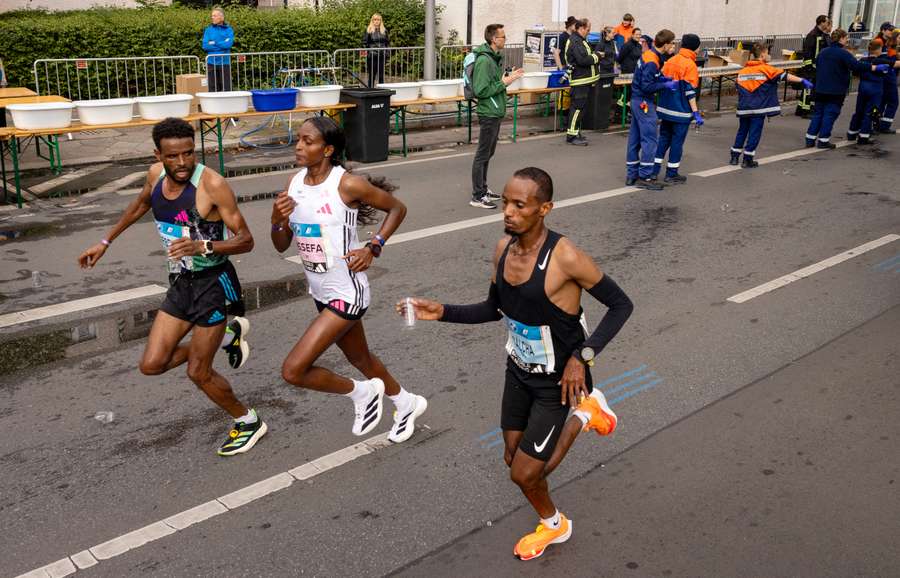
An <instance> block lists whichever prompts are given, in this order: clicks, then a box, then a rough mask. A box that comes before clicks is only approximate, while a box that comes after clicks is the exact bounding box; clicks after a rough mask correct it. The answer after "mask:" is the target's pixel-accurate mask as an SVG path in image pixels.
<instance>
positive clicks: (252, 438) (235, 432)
mask: <svg viewBox="0 0 900 578" xmlns="http://www.w3.org/2000/svg"><path fill="white" fill-rule="evenodd" d="M250 411H252V412H253V415H256V410H255V409H253V410H250ZM267 431H269V428H268V426H266V422H264V421H263V420H261V419H260V418H259V416H256V421H255V422H253V423H244V422H242V421H236V422H234V429H232V430H231V431H230V432H228V439H226V440H225V443H223V444H222V447H220V448H219V451H218V452H217V453H218V454H219V455H220V456H233V455H235V454H242V453H244V452H246V451H249V450H250V448H252V447H253V446H254V445H256V442H258V441H259V438H261V437H263V436H264V435H266V432H267Z"/></svg>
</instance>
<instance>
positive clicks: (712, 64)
mask: <svg viewBox="0 0 900 578" xmlns="http://www.w3.org/2000/svg"><path fill="white" fill-rule="evenodd" d="M729 64H731V60H729V59H728V57H727V56H719V55H718V54H710V55H709V57H708V59H707V61H706V67H705V68H719V67H722V66H728V65H729Z"/></svg>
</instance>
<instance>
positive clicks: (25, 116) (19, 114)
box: [6, 102, 75, 130]
mask: <svg viewBox="0 0 900 578" xmlns="http://www.w3.org/2000/svg"><path fill="white" fill-rule="evenodd" d="M6 108H7V109H9V112H10V114H12V121H13V124H14V125H15V127H16V128H20V129H22V130H41V129H45V128H66V127H68V126H69V125H70V124H72V109H73V108H75V105H74V104H72V103H71V102H41V103H29V104H10V105H9V106H7V107H6Z"/></svg>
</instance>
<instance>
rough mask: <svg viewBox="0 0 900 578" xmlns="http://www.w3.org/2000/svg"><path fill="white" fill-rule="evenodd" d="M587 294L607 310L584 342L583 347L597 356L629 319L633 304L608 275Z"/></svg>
mask: <svg viewBox="0 0 900 578" xmlns="http://www.w3.org/2000/svg"><path fill="white" fill-rule="evenodd" d="M588 293H590V294H591V295H593V296H594V298H595V299H596V300H597V301H599V302H600V303H603V304H604V305H606V306H607V307H608V308H609V311H607V312H606V315H604V316H603V319H601V320H600V324H599V325H597V329H595V330H594V332H593V333H592V334H591V336H590V337H588V338H587V340H586V341H585V342H584V345H585V346H587V347H590V348H591V349H593V350H594V353H595V354H599V353H600V352H601V351H603V348H604V347H606V345H607V344H608V343H609V342H610V341H612V338H613V337H615V336H616V333H618V332H619V330H620V329H622V326H623V325H625V322H626V321H628V318H629V317H631V312H632V311H634V304H633V303H632V302H631V299H629V298H628V295H626V294H625V292H624V291H622V289H621V288H619V286H618V285H616V282H615V281H613V280H612V279H611V278H610V276H609V275H604V276H603V278H602V279H600V281H599V282H597V284H596V285H594V286H593V287H591V288H590V289H588Z"/></svg>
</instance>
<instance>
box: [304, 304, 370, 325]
mask: <svg viewBox="0 0 900 578" xmlns="http://www.w3.org/2000/svg"><path fill="white" fill-rule="evenodd" d="M313 301H315V303H316V310H317V311H318V312H319V313H321V312H322V311H323V310H325V309H328V310H329V311H331V312H332V313H334V314H335V315H337V316H338V317H340V318H341V319H346V320H347V321H359V320H360V319H362V318H363V315H365V314H366V311H368V309H360V310H359V312H358V313H348V311H351V310H352V309H351V307H350V304H349V303H347V302H346V301H342V300H340V299H333V300H332V301H329V302H328V303H322V302H321V301H318V300H316V299H313Z"/></svg>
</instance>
